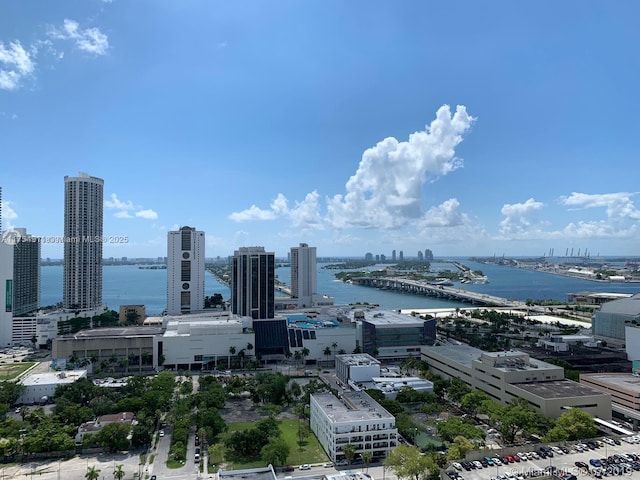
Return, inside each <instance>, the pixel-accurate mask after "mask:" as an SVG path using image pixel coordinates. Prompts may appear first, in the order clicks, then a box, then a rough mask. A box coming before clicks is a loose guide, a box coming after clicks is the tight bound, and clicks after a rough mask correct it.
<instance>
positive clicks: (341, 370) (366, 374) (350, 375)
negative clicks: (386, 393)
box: [336, 353, 380, 385]
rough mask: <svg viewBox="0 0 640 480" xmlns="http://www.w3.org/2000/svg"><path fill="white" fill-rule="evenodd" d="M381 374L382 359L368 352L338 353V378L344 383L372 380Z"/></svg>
mask: <svg viewBox="0 0 640 480" xmlns="http://www.w3.org/2000/svg"><path fill="white" fill-rule="evenodd" d="M379 376H380V361H379V360H376V359H375V358H373V357H372V356H371V355H369V354H367V353H354V354H351V355H346V354H345V355H336V378H337V379H338V380H340V381H341V382H342V383H343V384H344V385H348V384H349V382H354V383H361V382H370V381H371V379H372V378H374V377H379Z"/></svg>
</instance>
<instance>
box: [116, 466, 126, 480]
mask: <svg viewBox="0 0 640 480" xmlns="http://www.w3.org/2000/svg"><path fill="white" fill-rule="evenodd" d="M123 467H124V465H117V466H116V468H115V469H114V470H113V479H114V480H122V479H123V478H124V476H125V473H124V470H123Z"/></svg>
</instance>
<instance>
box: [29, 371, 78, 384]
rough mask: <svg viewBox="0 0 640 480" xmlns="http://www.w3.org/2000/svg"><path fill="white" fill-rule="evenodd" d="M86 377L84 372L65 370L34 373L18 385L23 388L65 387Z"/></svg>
mask: <svg viewBox="0 0 640 480" xmlns="http://www.w3.org/2000/svg"><path fill="white" fill-rule="evenodd" d="M86 376H87V371H86V370H67V371H64V372H47V373H34V374H32V375H29V376H27V377H25V378H23V379H22V380H21V381H20V383H21V384H22V385H24V386H25V387H31V386H35V385H52V384H57V385H66V384H69V383H73V382H75V381H76V380H80V379H81V378H84V377H86Z"/></svg>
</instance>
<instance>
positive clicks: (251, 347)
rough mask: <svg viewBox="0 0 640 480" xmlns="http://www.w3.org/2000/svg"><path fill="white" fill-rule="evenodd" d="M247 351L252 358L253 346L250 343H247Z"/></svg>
mask: <svg viewBox="0 0 640 480" xmlns="http://www.w3.org/2000/svg"><path fill="white" fill-rule="evenodd" d="M247 350H248V351H249V356H251V352H253V345H252V344H250V343H247Z"/></svg>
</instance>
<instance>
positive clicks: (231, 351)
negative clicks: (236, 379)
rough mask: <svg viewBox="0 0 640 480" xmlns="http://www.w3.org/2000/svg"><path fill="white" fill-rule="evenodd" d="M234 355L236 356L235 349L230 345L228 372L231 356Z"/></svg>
mask: <svg viewBox="0 0 640 480" xmlns="http://www.w3.org/2000/svg"><path fill="white" fill-rule="evenodd" d="M235 354H236V347H234V346H233V345H231V346H230V347H229V367H228V369H229V370H231V355H235Z"/></svg>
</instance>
